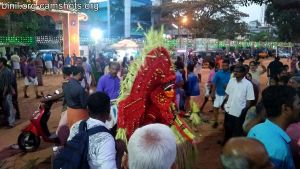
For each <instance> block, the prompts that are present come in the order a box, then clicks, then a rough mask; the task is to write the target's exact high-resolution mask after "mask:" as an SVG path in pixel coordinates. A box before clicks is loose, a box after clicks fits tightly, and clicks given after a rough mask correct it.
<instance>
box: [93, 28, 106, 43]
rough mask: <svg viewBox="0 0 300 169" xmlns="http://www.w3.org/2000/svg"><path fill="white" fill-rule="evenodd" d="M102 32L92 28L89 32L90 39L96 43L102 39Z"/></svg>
mask: <svg viewBox="0 0 300 169" xmlns="http://www.w3.org/2000/svg"><path fill="white" fill-rule="evenodd" d="M102 35H103V32H102V31H101V30H100V29H97V28H94V29H92V30H91V37H92V39H94V40H95V41H96V42H97V41H98V40H100V39H101V38H102Z"/></svg>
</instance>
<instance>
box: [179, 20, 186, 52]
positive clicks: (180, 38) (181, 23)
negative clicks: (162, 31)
mask: <svg viewBox="0 0 300 169" xmlns="http://www.w3.org/2000/svg"><path fill="white" fill-rule="evenodd" d="M187 23H188V17H187V16H182V17H179V20H178V36H180V37H179V44H180V48H181V47H182V30H181V27H182V26H183V25H186V24H187Z"/></svg>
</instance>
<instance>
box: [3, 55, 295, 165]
mask: <svg viewBox="0 0 300 169" xmlns="http://www.w3.org/2000/svg"><path fill="white" fill-rule="evenodd" d="M232 58H233V57H232V56H231V55H226V56H221V55H217V56H216V57H215V59H212V60H209V61H208V64H207V65H208V68H209V69H210V71H209V76H208V79H203V78H202V76H201V73H202V68H203V66H204V60H203V58H202V57H201V56H195V55H189V56H188V57H187V59H186V58H183V57H180V56H179V57H178V58H177V60H176V61H175V63H174V64H175V72H174V73H175V75H176V81H175V82H174V83H175V88H176V106H177V109H178V110H179V111H183V112H185V113H184V114H183V116H185V117H186V116H190V115H191V112H192V111H194V110H199V111H198V112H196V113H198V114H199V115H200V117H201V119H202V120H203V121H206V122H207V121H210V122H211V124H212V127H213V128H217V127H218V126H219V124H220V119H219V114H220V113H221V110H224V111H225V118H224V123H223V124H224V140H223V142H222V145H224V148H223V151H222V155H221V157H220V159H221V162H222V165H223V167H224V168H225V169H248V168H249V169H250V168H251V169H252V168H253V169H254V168H261V169H262V168H276V169H277V168H278V169H279V168H280V169H283V168H284V169H293V168H300V164H299V161H300V156H299V149H300V144H299V140H300V135H299V134H298V133H299V128H300V127H299V126H300V123H299V120H300V92H299V90H298V88H299V87H300V76H299V72H300V70H299V67H300V66H299V65H300V64H299V62H297V61H296V60H295V57H292V59H291V62H290V63H291V65H290V66H289V65H284V64H283V63H282V62H280V58H278V57H275V59H274V61H272V62H271V63H270V64H269V65H268V66H267V67H266V66H265V65H264V64H263V63H261V62H259V60H258V59H255V60H251V61H250V62H249V64H245V63H244V58H243V57H240V58H238V59H234V60H233V59H232ZM20 60H21V59H19V58H18V57H17V54H15V55H12V56H11V61H10V62H11V63H12V64H11V66H9V64H8V63H7V59H5V58H0V93H1V94H2V95H1V103H2V104H1V108H2V111H3V112H4V114H5V120H6V125H7V126H8V127H14V123H15V118H17V119H18V118H20V112H19V108H18V102H17V98H18V94H17V83H16V79H17V78H18V77H19V75H18V74H20V73H21V74H22V75H23V76H24V83H25V87H24V97H25V98H28V97H29V96H28V95H27V88H28V87H29V86H33V87H34V90H35V94H36V98H40V97H41V96H40V95H39V93H38V90H37V86H38V85H43V83H40V82H41V81H42V79H41V78H39V74H43V69H44V62H45V67H46V70H45V72H46V73H47V72H50V73H51V72H52V73H54V72H56V71H53V67H52V64H54V63H53V60H56V59H55V58H54V59H53V57H52V60H51V58H50V55H49V56H46V57H44V58H43V60H44V61H42V62H40V61H39V56H36V58H32V57H30V58H28V59H26V62H25V65H24V66H23V68H21V67H22V66H21V65H22V64H21V61H20ZM18 61H19V63H20V64H19V65H18V64H15V63H16V62H18ZM57 61H58V62H57V64H58V65H60V64H61V65H64V66H57V68H58V69H60V68H62V72H63V75H64V82H63V85H62V89H63V93H62V94H61V95H60V97H64V103H63V104H64V106H63V112H64V113H62V118H61V122H60V123H59V127H58V129H57V134H58V135H59V138H60V141H61V144H62V145H64V144H65V143H66V142H67V140H71V139H72V138H73V137H74V136H75V135H76V133H78V130H79V129H78V128H79V125H80V123H81V121H82V120H85V121H86V123H87V128H93V127H95V126H99V125H100V126H106V123H107V121H109V120H111V117H110V107H111V101H112V100H115V99H117V98H118V97H119V95H120V87H121V86H120V84H121V82H122V79H123V77H125V76H126V73H127V71H128V67H129V66H130V64H131V62H132V61H133V59H132V58H130V61H129V60H128V59H127V58H125V59H124V60H123V62H122V63H118V62H115V61H112V62H109V63H107V61H106V60H105V59H103V56H101V55H100V56H99V57H97V58H90V60H89V62H87V58H84V57H83V58H81V57H76V56H72V57H69V56H67V57H66V58H65V59H63V61H62V63H61V62H60V61H61V60H60V59H57ZM50 62H51V63H50ZM107 64H108V65H107ZM94 68H95V69H94ZM38 69H42V70H38ZM95 72H97V73H98V74H97V73H95ZM265 73H267V76H268V84H267V87H266V88H265V89H264V88H262V87H261V86H262V83H261V81H260V78H261V76H262V75H263V74H265ZM97 76H99V77H97ZM39 79H40V80H39ZM201 80H205V86H204V88H205V92H204V93H205V94H204V99H201V100H203V103H199V99H197V98H199V97H200V94H201V88H200V84H201ZM93 81H94V82H97V84H96V92H95V93H92V94H91V93H90V91H91V90H90V87H91V86H92V82H93ZM52 99H54V98H52ZM210 100H212V107H211V108H212V110H211V112H212V113H213V119H208V118H207V117H205V116H204V115H203V114H204V113H203V111H204V107H205V106H206V105H207V102H209V101H210ZM43 101H47V100H45V99H44V100H43ZM194 107H197V109H194ZM297 122H298V123H297ZM65 127H67V128H68V131H69V132H65V131H64V132H63V133H62V134H61V135H60V133H61V130H62V128H65ZM109 129H110V130H112V134H111V133H105V132H101V133H97V134H95V135H93V136H91V137H90V138H89V140H90V144H89V154H88V158H87V159H88V164H89V166H90V168H105V169H106V168H112V169H113V168H121V162H120V161H122V156H119V155H118V151H121V150H120V148H116V147H118V144H117V143H116V141H115V140H114V136H115V133H116V131H115V130H116V125H114V126H112V127H111V128H109ZM127 148H128V159H125V162H124V159H123V162H122V164H125V166H122V167H125V168H126V167H129V168H130V169H140V168H161V169H171V168H172V169H174V168H176V165H175V160H176V138H175V136H174V135H173V133H172V131H171V129H170V128H169V127H168V126H166V125H163V124H150V125H146V126H144V127H141V128H139V129H137V130H136V131H135V132H134V133H133V135H132V136H131V137H130V139H129V142H128V147H127ZM126 161H128V163H127V162H126Z"/></svg>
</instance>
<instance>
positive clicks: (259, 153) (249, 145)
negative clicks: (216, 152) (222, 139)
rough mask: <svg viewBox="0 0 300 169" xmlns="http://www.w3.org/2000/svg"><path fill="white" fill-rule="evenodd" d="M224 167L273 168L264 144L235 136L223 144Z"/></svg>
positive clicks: (243, 168)
mask: <svg viewBox="0 0 300 169" xmlns="http://www.w3.org/2000/svg"><path fill="white" fill-rule="evenodd" d="M221 162H222V165H223V168H224V169H274V168H275V166H274V165H273V164H272V162H271V160H270V158H269V156H268V153H267V151H266V149H265V147H264V145H263V144H262V143H261V142H259V141H258V140H256V139H249V138H246V137H235V138H232V139H230V140H229V141H228V142H227V143H226V144H225V146H224V148H223V152H222V155H221Z"/></svg>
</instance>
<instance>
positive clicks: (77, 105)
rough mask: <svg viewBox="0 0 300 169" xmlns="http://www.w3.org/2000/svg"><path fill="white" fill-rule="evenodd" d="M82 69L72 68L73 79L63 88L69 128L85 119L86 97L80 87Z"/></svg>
mask: <svg viewBox="0 0 300 169" xmlns="http://www.w3.org/2000/svg"><path fill="white" fill-rule="evenodd" d="M83 75H84V69H83V68H82V67H80V66H76V67H73V78H71V79H70V80H69V82H68V83H67V84H65V85H64V86H63V91H64V95H65V101H66V102H67V106H68V109H67V112H68V124H69V127H70V128H71V127H72V125H73V124H74V123H76V122H77V121H79V120H84V119H87V118H88V117H89V116H88V112H87V109H86V107H87V98H88V95H87V93H86V92H85V90H84V88H83V87H82V86H81V85H80V82H81V81H82V79H83Z"/></svg>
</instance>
